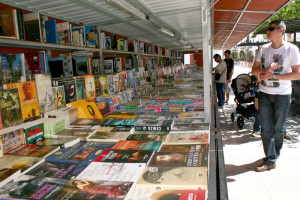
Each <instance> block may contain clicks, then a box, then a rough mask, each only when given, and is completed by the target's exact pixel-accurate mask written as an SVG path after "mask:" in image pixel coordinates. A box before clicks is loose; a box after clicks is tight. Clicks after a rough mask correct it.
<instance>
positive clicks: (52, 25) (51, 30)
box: [45, 20, 58, 44]
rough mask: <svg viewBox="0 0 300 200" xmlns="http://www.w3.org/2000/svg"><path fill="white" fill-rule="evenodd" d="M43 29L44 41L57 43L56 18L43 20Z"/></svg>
mask: <svg viewBox="0 0 300 200" xmlns="http://www.w3.org/2000/svg"><path fill="white" fill-rule="evenodd" d="M45 30H46V42H47V43H54V44H58V36H57V30H56V20H47V21H45Z"/></svg>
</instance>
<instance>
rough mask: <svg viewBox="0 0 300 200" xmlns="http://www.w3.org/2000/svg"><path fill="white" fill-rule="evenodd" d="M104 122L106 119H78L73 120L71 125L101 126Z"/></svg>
mask: <svg viewBox="0 0 300 200" xmlns="http://www.w3.org/2000/svg"><path fill="white" fill-rule="evenodd" d="M105 122H106V119H78V120H76V121H75V122H73V123H72V125H82V126H83V125H87V126H92V125H99V126H103V125H104V123H105Z"/></svg>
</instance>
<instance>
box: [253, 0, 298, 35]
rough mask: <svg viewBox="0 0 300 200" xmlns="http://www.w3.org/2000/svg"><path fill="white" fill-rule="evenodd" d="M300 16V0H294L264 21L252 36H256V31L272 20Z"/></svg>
mask: <svg viewBox="0 0 300 200" xmlns="http://www.w3.org/2000/svg"><path fill="white" fill-rule="evenodd" d="M299 17H300V0H294V1H293V2H291V3H289V4H288V5H287V6H285V7H284V8H282V9H281V10H280V11H279V12H278V13H276V14H275V15H273V17H271V18H270V19H268V20H267V21H266V22H265V23H263V24H262V25H261V26H260V27H259V28H258V29H256V31H255V33H254V34H253V36H252V37H255V36H256V33H257V32H258V31H260V30H261V29H263V28H265V27H266V26H268V25H269V24H270V22H271V21H274V20H279V19H281V20H287V19H295V18H299Z"/></svg>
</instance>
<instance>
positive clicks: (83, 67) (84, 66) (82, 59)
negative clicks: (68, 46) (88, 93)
mask: <svg viewBox="0 0 300 200" xmlns="http://www.w3.org/2000/svg"><path fill="white" fill-rule="evenodd" d="M73 65H74V67H73V72H74V76H83V75H88V74H89V73H88V61H87V57H86V56H75V58H74V60H73Z"/></svg>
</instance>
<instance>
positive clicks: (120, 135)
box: [87, 127, 131, 142]
mask: <svg viewBox="0 0 300 200" xmlns="http://www.w3.org/2000/svg"><path fill="white" fill-rule="evenodd" d="M118 129H120V130H118ZM122 129H127V131H122ZM130 133H131V128H114V127H99V128H98V129H97V130H96V131H95V132H94V133H93V134H92V135H90V136H89V137H88V138H87V141H94V142H118V141H119V140H125V139H126V138H127V137H128V136H129V135H130Z"/></svg>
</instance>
